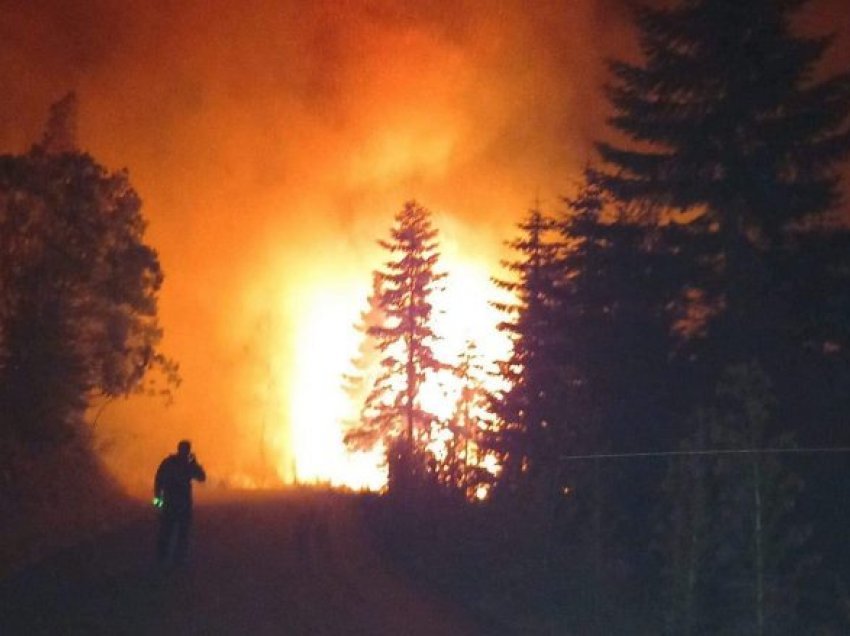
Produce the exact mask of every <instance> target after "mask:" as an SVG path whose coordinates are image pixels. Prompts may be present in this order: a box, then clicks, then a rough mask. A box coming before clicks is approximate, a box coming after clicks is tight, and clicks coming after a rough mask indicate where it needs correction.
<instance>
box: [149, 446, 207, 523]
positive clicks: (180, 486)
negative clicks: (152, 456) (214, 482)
mask: <svg viewBox="0 0 850 636" xmlns="http://www.w3.org/2000/svg"><path fill="white" fill-rule="evenodd" d="M206 478H207V475H206V473H205V472H204V469H203V468H202V467H201V465H200V464H199V463H198V462H197V461H195V456H194V455H189V456H188V457H185V456H182V455H178V454H174V455H169V456H168V457H166V458H165V459H164V460H162V463H161V464H160V465H159V469H157V471H156V477H155V478H154V483H153V493H154V496H155V497H160V498H161V499H162V500H163V510H164V511H165V512H172V513H178V514H179V513H183V514H189V513H190V512H191V511H192V480H193V479H194V480H196V481H205V480H206Z"/></svg>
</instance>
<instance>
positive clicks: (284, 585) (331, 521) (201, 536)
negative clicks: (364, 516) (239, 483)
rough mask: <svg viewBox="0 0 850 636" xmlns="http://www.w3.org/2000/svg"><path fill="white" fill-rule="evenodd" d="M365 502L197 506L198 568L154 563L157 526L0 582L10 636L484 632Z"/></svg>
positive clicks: (298, 496) (286, 497)
mask: <svg viewBox="0 0 850 636" xmlns="http://www.w3.org/2000/svg"><path fill="white" fill-rule="evenodd" d="M358 510H359V508H358V501H357V498H356V497H353V496H345V495H339V494H330V493H311V492H289V493H280V494H262V495H260V494H246V495H244V496H242V497H236V496H233V497H232V498H230V499H226V500H217V501H208V502H201V503H199V504H198V505H197V506H196V515H195V523H194V527H193V530H192V550H191V557H190V560H189V563H187V564H186V565H183V566H180V567H161V566H158V565H157V564H156V563H155V562H154V560H153V542H154V534H155V518H154V514H153V512H151V513H150V515H149V516H146V517H144V518H142V519H138V520H135V521H132V522H129V523H128V524H126V525H125V526H124V527H123V528H121V529H120V530H117V531H114V532H111V533H109V534H106V535H104V536H102V537H101V538H99V539H98V540H97V541H88V542H85V543H83V544H80V545H77V546H75V547H73V548H70V549H66V550H64V551H62V552H61V553H59V554H57V555H55V556H53V557H51V558H49V559H47V560H45V561H43V562H41V563H39V564H37V565H34V566H31V567H29V568H27V569H26V570H23V571H19V572H17V573H15V574H13V575H10V576H8V577H7V578H6V579H4V580H2V581H0V634H3V635H13V634H21V635H29V634H110V635H119V634H204V635H206V634H252V635H261V634H274V635H276V636H278V635H300V634H310V635H322V634H334V635H336V634H340V635H356V634H363V635H381V634H387V635H390V634H392V635H402V634H403V635H411V636H415V635H417V634H423V635H430V634H436V635H446V636H450V635H454V634H459V635H460V634H480V633H484V632H489V631H490V630H482V629H480V628H479V627H478V626H477V625H475V624H474V623H473V622H472V621H471V620H470V619H469V618H468V617H467V616H465V615H464V613H463V612H462V610H461V609H460V608H458V607H455V606H453V605H452V604H451V602H450V601H448V600H447V599H439V598H436V597H435V596H434V595H433V594H431V593H429V592H428V591H427V590H426V589H425V588H423V587H422V586H420V585H418V584H417V583H416V582H415V581H412V580H410V579H409V578H405V577H404V576H403V575H402V574H401V573H399V572H398V571H397V570H395V569H394V568H393V566H392V565H390V564H388V563H387V561H386V560H385V559H384V558H382V557H381V555H380V554H379V553H378V551H377V550H376V549H375V547H374V545H373V543H372V541H370V540H369V535H368V533H366V532H365V530H364V528H363V526H362V525H361V522H360V515H359V512H358Z"/></svg>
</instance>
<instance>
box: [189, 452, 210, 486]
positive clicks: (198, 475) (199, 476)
mask: <svg viewBox="0 0 850 636" xmlns="http://www.w3.org/2000/svg"><path fill="white" fill-rule="evenodd" d="M189 466H191V468H192V479H194V480H196V481H206V480H207V474H206V472H204V467H203V466H201V465H200V464H199V463H198V460H197V459H195V456H194V455H192V459H191V461H190V462H189Z"/></svg>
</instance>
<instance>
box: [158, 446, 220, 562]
mask: <svg viewBox="0 0 850 636" xmlns="http://www.w3.org/2000/svg"><path fill="white" fill-rule="evenodd" d="M206 479H207V475H206V473H205V472H204V469H203V467H202V466H201V465H200V464H199V463H198V461H197V459H195V455H194V453H192V444H191V442H189V441H188V440H185V439H184V440H181V441H180V443H179V444H177V453H175V454H173V455H169V456H168V457H166V458H165V459H164V460H162V463H161V464H160V465H159V468H158V469H157V471H156V477H155V478H154V483H153V496H154V505H155V506H157V507H158V508H159V509H160V516H159V535H158V536H157V542H156V554H157V558H158V559H159V560H160V561H166V560H167V559H168V557H169V552H171V554H172V556H173V560H174V562H176V563H182V562H183V561H185V560H186V555H187V552H188V548H189V526H190V525H191V523H192V480H195V481H201V482H202V481H206ZM172 544H173V546H174V547H173V552H172V550H171V548H172Z"/></svg>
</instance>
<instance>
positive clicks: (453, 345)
mask: <svg viewBox="0 0 850 636" xmlns="http://www.w3.org/2000/svg"><path fill="white" fill-rule="evenodd" d="M389 219H390V215H388V225H389ZM460 245H461V244H460V243H458V242H456V241H453V240H451V238H449V239H448V240H444V241H443V248H444V249H443V257H442V266H443V268H444V269H445V271H447V272H448V276H447V278H446V279H445V281H444V282H445V285H444V287H445V290H444V291H443V292H441V293H438V294H436V295H435V298H434V304H435V309H436V310H437V311H436V312H435V329H436V331H437V333H438V334H440V335H441V336H442V337H443V340H442V341H441V342H440V343H439V345H438V346H437V353H438V355H439V356H441V358H442V359H444V360H446V361H449V362H453V361H455V360H456V358H457V356H458V354H459V353H460V352H461V351H462V350H463V349H464V347H465V344H466V342H467V340H469V339H473V340H475V342H476V343H477V345H478V347H479V349H480V353H481V356H482V358H483V359H484V360H485V361H486V362H492V361H493V360H495V359H498V358H501V357H504V356H505V355H506V353H507V351H508V347H509V343H508V341H507V338H506V337H505V336H504V335H502V334H500V333H498V332H497V331H496V329H495V326H496V324H497V322H498V321H499V320H500V317H499V314H498V312H496V311H495V310H494V309H493V308H492V307H491V306H490V304H489V302H490V301H491V300H493V299H494V298H495V297H496V294H497V290H496V288H495V286H494V285H493V283H492V282H491V280H490V273H489V271H490V268H491V265H490V264H489V263H487V262H486V261H483V260H478V261H476V260H473V258H474V257H471V256H466V257H464V256H463V255H462V250H461V247H460ZM479 258H480V257H479ZM370 280H371V271H370V270H368V269H364V271H362V272H352V271H346V270H342V271H336V272H329V273H328V274H327V278H326V279H324V280H319V281H315V282H311V283H310V284H309V285H308V287H307V288H306V289H305V290H304V292H303V293H299V294H298V295H297V297H296V298H297V300H296V303H297V304H298V306H299V311H298V315H297V325H296V337H295V341H296V349H295V357H294V360H293V365H294V370H293V373H292V381H291V386H290V387H288V391H287V392H288V394H289V395H291V396H292V398H291V407H290V414H289V415H290V417H289V421H290V422H291V426H292V445H293V449H294V454H295V471H296V477H297V479H298V481H301V482H328V483H331V484H333V485H343V486H347V487H350V488H356V489H360V488H369V489H379V488H381V487H382V486H383V485H384V483H385V481H386V475H385V472H384V470H383V469H382V468H381V465H380V464H381V462H382V459H383V458H382V456H381V451H380V449H376V450H375V451H374V452H370V453H349V452H347V451H346V449H345V447H344V445H343V442H342V437H343V421H344V420H345V419H346V418H352V417H356V414H357V412H358V411H359V406H360V405H357V404H352V403H351V400H350V398H349V396H348V395H347V394H346V392H345V391H344V390H343V385H342V376H343V374H344V373H345V372H346V371H349V369H350V362H351V359H352V358H353V357H354V355H355V353H356V351H357V347H358V345H359V342H360V338H361V337H362V336H361V334H360V333H359V332H358V331H357V330H356V329H355V328H354V325H355V323H356V322H357V319H358V316H359V312H360V311H361V309H362V308H363V307H364V303H365V299H366V296H367V294H368V292H369V281H370ZM456 383H457V381H456V380H455V379H454V378H452V377H451V376H450V374H448V373H445V374H441V375H440V376H439V377H437V378H434V379H432V380H430V381H429V382H426V384H425V385H424V386H423V395H422V399H423V405H424V406H425V407H426V408H427V409H429V410H431V411H432V412H434V413H435V414H437V415H439V416H440V417H443V418H445V417H448V416H449V415H451V410H452V408H453V406H454V404H455V401H456V399H457V391H458V390H459V387H457V386H456ZM281 473H282V474H283V473H285V466H283V467H281Z"/></svg>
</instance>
